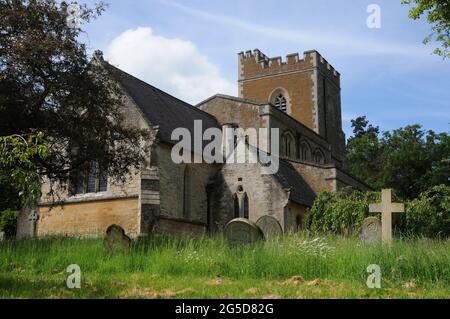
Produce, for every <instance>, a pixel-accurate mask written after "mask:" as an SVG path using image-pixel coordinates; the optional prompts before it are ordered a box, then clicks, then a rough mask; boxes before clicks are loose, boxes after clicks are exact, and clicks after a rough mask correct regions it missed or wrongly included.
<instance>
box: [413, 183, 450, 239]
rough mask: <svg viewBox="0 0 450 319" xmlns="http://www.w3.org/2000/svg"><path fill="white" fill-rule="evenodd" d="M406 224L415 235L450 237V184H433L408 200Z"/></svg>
mask: <svg viewBox="0 0 450 319" xmlns="http://www.w3.org/2000/svg"><path fill="white" fill-rule="evenodd" d="M406 224H407V228H408V231H410V232H411V233H413V234H415V235H419V236H424V237H430V238H435V237H450V186H446V185H440V186H435V187H433V188H431V189H429V190H428V191H426V192H423V193H422V194H420V196H419V198H417V199H415V200H412V201H411V202H409V203H408V205H407V206H406Z"/></svg>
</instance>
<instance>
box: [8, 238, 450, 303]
mask: <svg viewBox="0 0 450 319" xmlns="http://www.w3.org/2000/svg"><path fill="white" fill-rule="evenodd" d="M315 238H316V236H312V237H311V236H308V235H306V234H304V233H299V234H292V235H289V236H286V237H283V238H280V239H279V240H274V241H266V242H264V243H260V244H257V245H250V246H247V247H243V248H240V249H236V248H233V247H231V246H230V245H228V244H227V243H226V242H225V241H224V240H223V239H222V238H221V237H209V238H208V237H202V238H176V237H167V236H150V237H148V238H142V239H140V240H138V241H136V242H134V243H133V246H132V248H131V251H130V252H129V253H126V254H125V253H123V254H113V255H111V254H110V253H108V252H107V251H106V250H105V249H104V247H103V242H102V240H101V239H98V240H96V239H92V240H79V239H68V238H53V239H51V238H49V239H41V240H25V241H15V242H4V243H0V278H1V280H0V298H19V297H21V298H50V297H53V298H55V297H56V298H183V299H186V298H218V299H228V298H250V299H253V298H257V299H260V298H263V297H265V296H270V295H272V296H273V295H278V296H280V297H283V298H298V297H303V298H446V299H448V298H449V297H450V295H449V291H450V281H449V278H450V269H449V267H448V265H449V264H450V249H449V245H450V242H448V241H434V240H427V241H424V240H401V241H400V240H396V241H395V242H394V243H393V245H392V246H391V247H389V248H387V247H385V246H383V245H365V244H362V243H361V241H360V240H359V239H355V238H343V237H331V236H328V237H325V238H323V237H321V239H320V242H323V243H324V244H326V246H327V247H330V248H332V250H331V251H330V252H329V253H327V254H326V255H325V256H322V255H321V254H319V255H317V254H309V253H308V254H303V253H302V252H303V251H304V249H303V247H304V246H305V245H303V244H302V245H301V248H299V250H300V252H299V253H292V247H296V246H298V245H297V243H302V242H308V243H311V242H312V241H313V240H314V239H315ZM306 246H311V245H310V244H307V245H306ZM312 246H315V245H312ZM314 250H315V249H314ZM74 263H75V264H77V265H79V266H80V268H81V271H82V277H81V287H82V289H67V287H66V279H67V276H68V273H67V272H66V269H67V267H68V266H69V265H71V264H74ZM374 263H375V264H377V265H380V266H381V267H382V272H383V276H382V289H368V288H367V285H366V281H367V276H368V273H367V266H368V265H370V264H374ZM294 276H297V277H296V280H295V281H290V280H289V279H291V278H293V277H294ZM299 276H301V277H302V278H303V279H304V282H303V283H302V281H301V277H299ZM406 283H409V285H410V286H411V285H412V284H411V283H413V284H414V285H415V286H416V287H415V288H409V289H408V288H404V286H405V284H406Z"/></svg>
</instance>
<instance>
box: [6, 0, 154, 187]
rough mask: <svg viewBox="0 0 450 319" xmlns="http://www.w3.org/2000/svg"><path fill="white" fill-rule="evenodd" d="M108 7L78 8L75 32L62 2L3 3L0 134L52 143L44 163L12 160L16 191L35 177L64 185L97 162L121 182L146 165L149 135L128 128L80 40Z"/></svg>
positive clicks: (112, 87) (113, 90)
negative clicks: (36, 136)
mask: <svg viewBox="0 0 450 319" xmlns="http://www.w3.org/2000/svg"><path fill="white" fill-rule="evenodd" d="M104 9H105V6H104V5H103V4H99V5H96V6H95V7H94V8H88V7H87V6H85V5H84V6H81V16H80V21H81V24H80V27H74V26H73V25H70V24H69V23H68V22H67V21H66V19H67V18H68V13H67V4H66V3H65V2H62V3H60V2H59V1H56V0H33V1H29V0H0V136H13V135H15V134H16V135H21V136H27V135H28V134H30V133H31V132H33V131H34V132H42V134H43V136H45V139H46V141H47V152H48V153H47V154H46V156H45V158H44V157H41V156H31V157H28V160H29V161H30V162H29V163H22V162H20V161H21V160H23V158H21V157H20V156H15V155H18V154H15V155H14V156H13V158H12V159H14V160H19V163H20V164H24V165H25V166H24V167H22V168H24V171H14V174H16V175H15V177H14V178H13V179H14V181H15V182H19V184H18V185H15V186H18V187H16V188H17V189H18V190H19V191H23V189H24V188H25V185H24V183H25V181H26V179H27V178H29V180H35V178H36V176H35V172H37V173H38V174H39V176H40V177H46V178H48V179H49V180H50V182H51V185H52V186H54V185H60V186H61V185H67V182H68V181H69V180H70V177H71V173H72V172H74V171H76V170H79V169H82V168H85V167H86V166H87V165H88V164H89V163H90V162H91V161H96V162H98V163H99V165H101V166H102V167H108V173H109V176H110V177H111V178H113V179H115V180H123V179H124V177H125V176H127V174H128V173H130V171H131V170H132V168H134V167H137V166H139V165H140V164H141V162H142V160H143V153H142V149H141V147H140V145H141V141H142V139H144V138H145V137H146V136H147V135H146V133H147V132H144V131H141V130H139V129H136V128H133V127H131V126H130V125H127V124H126V121H125V116H124V113H123V107H122V105H123V103H122V101H123V95H122V91H121V89H120V87H119V86H118V85H117V84H116V83H115V82H113V81H112V80H111V77H110V75H109V74H108V72H107V71H106V70H105V69H104V68H103V67H102V66H101V64H100V63H91V58H90V57H89V56H88V54H87V52H86V46H85V44H83V43H81V42H80V41H79V36H80V34H81V33H82V32H83V31H82V29H81V27H82V26H83V25H84V24H85V23H88V22H90V21H91V20H92V19H94V18H96V17H97V16H98V15H100V14H101V13H102V11H103V10H104ZM22 155H24V156H25V157H26V156H27V155H29V154H26V153H25V154H22ZM12 159H10V160H12ZM22 173H24V174H31V175H29V176H28V177H25V175H23V176H21V174H22ZM28 191H32V192H33V191H34V190H28ZM34 195H35V194H34Z"/></svg>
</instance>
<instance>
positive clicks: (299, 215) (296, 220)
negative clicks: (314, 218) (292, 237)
mask: <svg viewBox="0 0 450 319" xmlns="http://www.w3.org/2000/svg"><path fill="white" fill-rule="evenodd" d="M306 209H307V208H306V207H305V206H302V205H299V204H297V203H294V202H289V204H288V205H287V206H286V208H285V213H284V231H285V232H286V233H292V232H297V231H299V230H301V229H303V227H304V222H305V217H306Z"/></svg>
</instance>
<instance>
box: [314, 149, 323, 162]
mask: <svg viewBox="0 0 450 319" xmlns="http://www.w3.org/2000/svg"><path fill="white" fill-rule="evenodd" d="M314 161H315V162H316V163H317V164H320V165H324V164H325V155H323V152H322V151H321V150H319V149H317V150H316V151H315V153H314Z"/></svg>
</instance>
